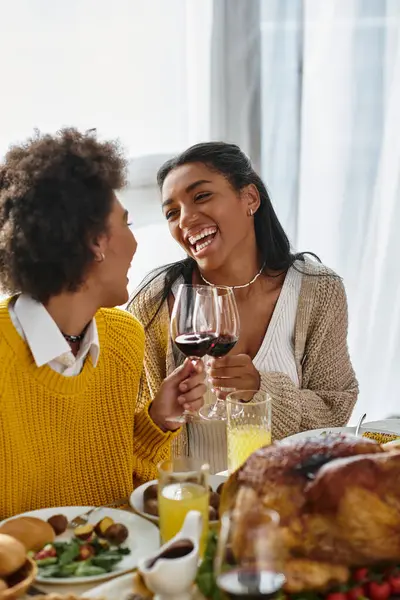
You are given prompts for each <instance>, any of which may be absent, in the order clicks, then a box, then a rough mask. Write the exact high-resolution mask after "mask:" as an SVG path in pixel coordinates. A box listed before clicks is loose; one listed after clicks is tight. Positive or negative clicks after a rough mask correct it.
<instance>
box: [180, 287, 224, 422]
mask: <svg viewBox="0 0 400 600" xmlns="http://www.w3.org/2000/svg"><path fill="white" fill-rule="evenodd" d="M217 300H218V298H217V293H216V290H215V289H214V288H212V287H210V286H204V285H189V284H182V285H180V286H179V288H178V293H177V295H176V298H175V299H174V307H173V310H172V313H171V322H170V332H171V338H172V339H173V340H174V343H175V345H176V346H177V348H179V350H180V351H181V352H182V353H183V354H184V355H185V356H187V357H188V358H190V359H192V362H193V363H196V362H197V361H198V359H200V358H202V357H203V356H205V355H206V354H207V353H208V352H209V350H210V349H211V347H212V346H213V344H214V343H215V342H216V340H217V339H218V336H219V332H220V329H219V321H220V315H219V308H218V302H217ZM196 419H200V417H198V415H197V414H195V413H193V412H190V411H188V410H185V411H184V412H183V413H182V414H180V415H176V416H171V417H168V421H172V422H175V423H193V422H195V420H196Z"/></svg>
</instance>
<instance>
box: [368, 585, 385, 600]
mask: <svg viewBox="0 0 400 600" xmlns="http://www.w3.org/2000/svg"><path fill="white" fill-rule="evenodd" d="M367 596H368V598H370V600H388V598H389V596H390V585H389V583H388V582H387V581H381V582H379V581H371V583H369V584H368V591H367Z"/></svg>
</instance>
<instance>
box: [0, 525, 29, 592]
mask: <svg viewBox="0 0 400 600" xmlns="http://www.w3.org/2000/svg"><path fill="white" fill-rule="evenodd" d="M25 561H26V550H25V547H24V545H23V544H22V543H21V542H19V541H18V540H16V539H15V538H13V537H11V536H10V535H6V534H0V577H1V578H3V577H8V576H9V575H11V574H12V573H15V571H18V569H20V568H21V567H22V566H23V564H24V563H25ZM7 587H8V586H7Z"/></svg>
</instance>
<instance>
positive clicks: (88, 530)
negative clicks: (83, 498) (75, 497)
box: [74, 523, 94, 540]
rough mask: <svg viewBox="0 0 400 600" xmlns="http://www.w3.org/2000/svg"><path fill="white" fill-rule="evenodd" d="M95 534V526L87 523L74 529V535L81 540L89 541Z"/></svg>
mask: <svg viewBox="0 0 400 600" xmlns="http://www.w3.org/2000/svg"><path fill="white" fill-rule="evenodd" d="M93 532H94V525H91V524H90V523H86V524H85V525H78V527H75V529H74V535H75V537H77V538H78V539H79V540H88V539H89V538H90V537H91V536H92V535H93Z"/></svg>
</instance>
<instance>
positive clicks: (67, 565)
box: [33, 518, 130, 579]
mask: <svg viewBox="0 0 400 600" xmlns="http://www.w3.org/2000/svg"><path fill="white" fill-rule="evenodd" d="M100 523H103V525H102V527H99V525H100ZM110 523H111V525H110ZM97 525H98V526H96V529H97V531H99V532H100V531H101V532H102V531H104V530H105V531H104V534H102V535H104V537H100V536H99V535H97V534H96V533H95V527H94V525H90V524H87V525H80V526H79V527H75V529H74V530H73V537H72V539H70V540H65V541H64V540H62V541H61V540H55V541H53V542H52V543H50V544H46V545H45V546H44V547H43V548H41V549H40V550H39V551H38V552H36V553H33V559H34V560H35V562H36V564H37V566H38V568H39V575H40V577H43V578H45V579H46V578H50V577H51V578H54V577H55V578H69V577H92V576H98V575H104V574H105V573H110V572H111V571H113V570H114V568H115V566H116V565H117V564H118V563H119V562H120V561H121V560H122V558H123V557H124V556H125V555H126V554H130V549H129V548H127V547H124V546H122V543H123V542H124V541H126V539H127V538H128V535H129V532H128V529H127V528H126V527H125V525H122V524H121V523H115V522H114V521H113V520H112V519H110V518H107V521H106V519H105V518H104V519H102V521H100V522H99V523H98V524H97ZM105 525H107V527H105ZM105 538H107V539H105Z"/></svg>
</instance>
